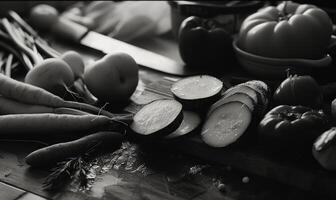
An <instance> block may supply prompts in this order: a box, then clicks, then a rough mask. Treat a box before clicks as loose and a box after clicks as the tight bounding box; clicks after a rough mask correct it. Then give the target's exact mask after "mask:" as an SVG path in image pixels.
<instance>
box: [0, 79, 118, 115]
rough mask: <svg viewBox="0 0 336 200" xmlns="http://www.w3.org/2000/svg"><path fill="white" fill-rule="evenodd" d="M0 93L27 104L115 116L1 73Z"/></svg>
mask: <svg viewBox="0 0 336 200" xmlns="http://www.w3.org/2000/svg"><path fill="white" fill-rule="evenodd" d="M0 94H1V95H2V96H4V97H7V98H10V99H14V100H17V101H21V102H23V103H28V104H37V105H44V106H50V107H69V108H75V109H79V110H83V111H87V112H90V113H93V114H102V115H105V116H108V117H114V116H115V115H114V114H112V113H110V112H108V111H105V110H103V109H99V108H97V107H95V106H92V105H89V104H85V103H80V102H74V101H65V100H63V99H62V98H60V97H58V96H56V95H54V94H52V93H50V92H48V91H46V90H44V89H42V88H39V87H36V86H33V85H30V84H26V83H23V82H20V81H17V80H15V79H12V78H9V77H6V76H5V75H3V74H0Z"/></svg>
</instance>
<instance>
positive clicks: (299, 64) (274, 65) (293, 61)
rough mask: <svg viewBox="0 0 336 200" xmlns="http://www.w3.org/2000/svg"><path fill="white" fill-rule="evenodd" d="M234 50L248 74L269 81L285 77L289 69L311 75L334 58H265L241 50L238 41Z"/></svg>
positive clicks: (234, 42)
mask: <svg viewBox="0 0 336 200" xmlns="http://www.w3.org/2000/svg"><path fill="white" fill-rule="evenodd" d="M233 49H234V51H235V54H236V57H237V60H238V62H239V64H240V65H241V66H242V67H243V68H244V69H245V70H246V71H247V72H248V73H250V74H251V75H254V76H257V77H261V78H268V79H270V78H277V77H278V78H280V77H285V76H286V74H287V69H290V70H291V71H293V72H295V73H299V74H309V73H310V72H311V71H313V70H314V71H315V70H319V69H323V68H325V67H328V66H329V65H330V64H331V62H332V58H331V57H330V55H328V54H327V55H325V56H324V57H323V58H321V59H318V60H313V59H300V58H270V57H263V56H259V55H255V54H252V53H249V52H246V51H244V50H242V49H240V48H239V47H238V45H237V39H235V40H234V41H233Z"/></svg>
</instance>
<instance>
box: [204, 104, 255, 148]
mask: <svg viewBox="0 0 336 200" xmlns="http://www.w3.org/2000/svg"><path fill="white" fill-rule="evenodd" d="M251 122H252V112H251V111H250V109H249V108H248V107H247V106H246V105H245V104H244V103H241V102H229V103H226V104H223V105H221V106H219V107H218V108H216V109H215V110H214V111H213V112H212V113H211V114H210V115H209V116H208V118H207V119H206V121H205V124H204V125H203V128H202V133H201V135H202V140H203V141H204V142H205V143H206V144H208V145H209V146H212V147H226V146H228V145H230V144H232V143H235V142H236V141H237V140H238V139H239V138H241V137H242V136H243V134H244V133H245V131H246V130H247V129H248V127H249V126H250V124H251Z"/></svg>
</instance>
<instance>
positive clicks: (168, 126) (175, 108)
mask: <svg viewBox="0 0 336 200" xmlns="http://www.w3.org/2000/svg"><path fill="white" fill-rule="evenodd" d="M182 119H183V112H182V104H180V103H179V102H177V101H175V100H169V99H160V100H156V101H153V102H151V103H149V104H147V105H145V106H144V107H143V108H142V109H140V110H139V111H138V112H137V113H136V114H135V116H134V118H133V123H132V124H131V129H132V130H133V131H134V132H135V133H137V134H139V135H142V136H157V135H167V134H169V133H171V132H173V131H175V130H176V129H177V128H178V127H179V126H180V124H181V122H182Z"/></svg>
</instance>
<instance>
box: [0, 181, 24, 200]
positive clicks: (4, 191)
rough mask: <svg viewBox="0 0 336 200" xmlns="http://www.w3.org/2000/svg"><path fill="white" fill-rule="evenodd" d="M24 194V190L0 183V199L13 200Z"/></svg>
mask: <svg viewBox="0 0 336 200" xmlns="http://www.w3.org/2000/svg"><path fill="white" fill-rule="evenodd" d="M24 193H26V192H25V191H24V190H21V189H19V188H16V187H13V186H11V185H8V184H6V183H3V182H0V199H6V200H14V199H17V198H18V197H20V196H21V195H23V194H24Z"/></svg>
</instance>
